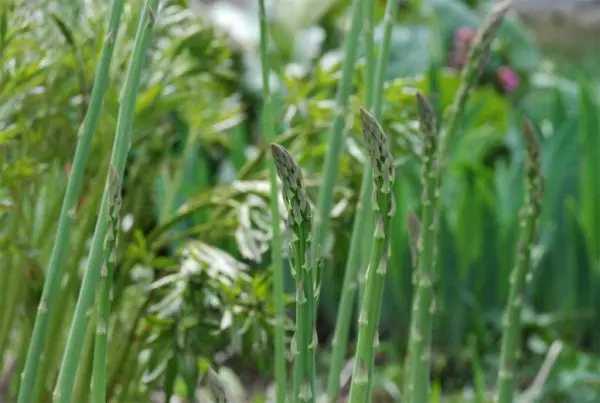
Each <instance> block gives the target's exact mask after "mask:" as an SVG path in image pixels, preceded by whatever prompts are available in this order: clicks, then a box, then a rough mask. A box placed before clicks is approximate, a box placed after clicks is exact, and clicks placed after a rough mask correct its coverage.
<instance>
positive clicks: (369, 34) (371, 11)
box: [363, 0, 376, 179]
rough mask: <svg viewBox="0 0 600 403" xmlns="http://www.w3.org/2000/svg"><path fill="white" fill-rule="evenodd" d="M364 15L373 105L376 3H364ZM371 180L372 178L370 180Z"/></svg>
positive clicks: (367, 73)
mask: <svg viewBox="0 0 600 403" xmlns="http://www.w3.org/2000/svg"><path fill="white" fill-rule="evenodd" d="M363 7H364V8H365V11H364V13H365V15H364V22H363V24H364V32H363V38H364V49H365V76H366V80H365V104H366V105H368V106H372V105H373V92H374V88H373V87H374V86H375V66H376V64H375V63H376V59H375V38H374V36H373V28H374V26H375V2H374V1H373V0H367V1H364V2H363ZM369 179H370V178H369Z"/></svg>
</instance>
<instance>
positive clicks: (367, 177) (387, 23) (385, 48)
mask: <svg viewBox="0 0 600 403" xmlns="http://www.w3.org/2000/svg"><path fill="white" fill-rule="evenodd" d="M368 8H370V9H372V8H373V4H370V5H369V7H368ZM397 10H398V0H387V3H386V8H385V15H384V21H383V26H384V28H383V41H382V45H381V50H380V51H379V55H378V57H377V65H376V69H375V74H374V77H372V76H371V74H372V73H368V74H367V79H368V80H369V81H370V82H371V81H372V85H371V84H369V82H367V88H370V87H373V89H372V91H370V92H372V93H371V94H369V93H367V96H366V99H367V106H368V109H369V110H371V108H372V112H373V115H374V117H375V118H378V117H379V114H380V113H381V105H382V102H383V85H384V81H385V74H386V70H387V60H388V55H389V49H390V42H391V37H392V28H393V25H394V21H395V20H396V15H397V12H398V11H397ZM369 12H371V14H372V10H370V11H369ZM371 14H367V16H368V18H367V21H366V22H365V31H367V32H369V31H372V26H373V20H372V15H371ZM371 34H372V32H371ZM366 36H368V35H366ZM371 39H372V38H371ZM366 42H367V46H369V43H370V42H369V41H368V40H367V41H366ZM366 52H367V55H369V53H371V52H370V51H369V49H368V48H367V49H366ZM369 63H372V61H371V62H367V66H368V65H369ZM371 176H372V167H371V164H370V163H369V162H367V163H366V164H365V170H364V172H363V178H362V181H361V186H360V195H359V201H358V206H357V208H356V215H355V217H354V223H353V225H352V236H351V239H350V250H349V252H348V259H347V261H346V268H345V270H344V280H343V285H342V296H341V299H340V305H339V308H338V318H337V321H336V324H335V331H334V335H333V340H332V343H331V344H332V347H333V352H332V357H331V364H330V367H329V376H328V380H327V397H328V399H329V401H330V402H336V401H337V398H338V394H339V392H340V386H341V385H340V374H341V372H342V365H343V363H344V356H345V354H346V349H347V342H348V330H349V328H350V319H351V314H352V306H353V304H354V300H355V296H356V292H357V288H358V284H357V272H358V268H359V265H360V260H361V249H362V248H361V247H360V243H361V242H362V237H363V234H364V231H365V230H366V229H367V228H368V227H369V226H372V222H370V221H372V211H371V210H370V209H368V208H367V206H368V204H369V201H370V198H371V194H372V192H373V186H372V178H371ZM370 246H371V245H369V247H370ZM370 250H371V249H369V251H370ZM365 257H367V256H365ZM369 258H370V257H369ZM361 283H362V282H361ZM361 285H362V284H361ZM361 291H362V290H361ZM359 301H362V292H360V293H359ZM359 315H360V312H359Z"/></svg>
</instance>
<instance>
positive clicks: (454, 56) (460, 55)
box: [449, 27, 477, 70]
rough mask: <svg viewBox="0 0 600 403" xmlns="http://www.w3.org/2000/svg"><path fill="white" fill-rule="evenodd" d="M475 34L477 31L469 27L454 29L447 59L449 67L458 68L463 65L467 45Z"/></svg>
mask: <svg viewBox="0 0 600 403" xmlns="http://www.w3.org/2000/svg"><path fill="white" fill-rule="evenodd" d="M476 34H477V31H475V30H474V29H472V28H469V27H461V28H459V29H457V30H456V32H455V34H454V41H453V44H452V52H451V54H450V60H449V62H450V66H451V67H454V68H455V69H458V70H460V69H462V68H463V67H464V65H465V63H466V62H467V56H468V54H469V47H470V46H471V42H473V39H475V35H476Z"/></svg>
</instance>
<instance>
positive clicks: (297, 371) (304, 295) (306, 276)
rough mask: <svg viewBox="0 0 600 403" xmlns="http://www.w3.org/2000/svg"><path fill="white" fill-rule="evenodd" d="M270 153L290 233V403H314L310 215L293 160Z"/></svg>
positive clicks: (278, 151) (281, 151) (279, 150)
mask: <svg viewBox="0 0 600 403" xmlns="http://www.w3.org/2000/svg"><path fill="white" fill-rule="evenodd" d="M271 153H272V154H273V158H274V160H275V166H276V167H277V174H278V175H279V178H280V179H281V182H282V184H283V200H284V202H285V205H286V208H287V211H288V216H289V220H288V221H289V225H290V226H291V229H292V242H291V245H290V249H291V255H292V256H293V262H292V275H293V277H294V279H295V281H296V332H295V334H294V341H293V342H292V355H293V357H294V401H297V402H311V403H314V401H315V398H316V389H315V382H316V373H315V371H316V368H315V350H316V347H317V346H316V344H317V343H316V332H315V327H314V324H315V293H316V289H315V286H316V281H315V278H314V277H315V275H314V274H313V272H314V270H313V268H312V265H311V251H310V241H311V225H312V211H311V206H310V202H309V199H308V196H307V194H306V188H305V186H304V179H303V178H302V171H301V170H300V167H299V166H298V164H297V163H296V161H294V158H293V157H292V156H291V155H290V153H289V152H288V151H287V150H286V149H285V148H283V147H282V146H280V145H278V144H271Z"/></svg>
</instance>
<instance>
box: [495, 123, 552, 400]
mask: <svg viewBox="0 0 600 403" xmlns="http://www.w3.org/2000/svg"><path fill="white" fill-rule="evenodd" d="M523 138H524V141H525V150H526V158H525V202H524V204H523V207H522V208H521V214H520V229H521V232H520V236H519V243H518V247H517V261H516V265H515V267H514V269H513V271H512V273H511V275H510V280H509V281H510V291H509V295H508V303H507V305H506V312H505V314H504V315H505V316H504V320H503V324H504V329H503V331H502V348H501V351H500V367H499V370H498V397H497V402H498V403H510V402H512V401H513V394H514V388H515V386H514V381H515V363H516V360H517V356H518V354H519V335H520V329H521V322H520V317H521V308H522V306H523V299H524V295H523V294H524V292H525V281H526V278H527V273H528V271H529V270H530V265H531V249H532V248H533V244H534V242H535V236H536V234H537V231H538V225H539V224H538V223H539V217H540V212H541V208H542V172H541V156H540V146H539V144H538V140H537V136H536V134H535V130H534V128H533V125H532V124H531V123H530V122H529V121H528V120H525V122H524V128H523Z"/></svg>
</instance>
